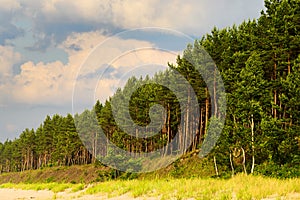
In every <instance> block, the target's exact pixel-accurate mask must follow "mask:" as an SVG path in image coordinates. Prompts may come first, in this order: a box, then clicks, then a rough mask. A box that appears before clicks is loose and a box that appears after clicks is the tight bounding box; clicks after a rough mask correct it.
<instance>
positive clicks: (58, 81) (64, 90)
mask: <svg viewBox="0 0 300 200" xmlns="http://www.w3.org/2000/svg"><path fill="white" fill-rule="evenodd" d="M103 42H104V43H103ZM95 47H97V48H95ZM60 48H63V49H64V50H65V51H66V52H67V53H68V55H69V57H68V58H69V62H68V63H67V64H63V63H62V62H60V61H56V62H50V63H43V62H40V63H37V64H35V63H33V62H31V61H28V62H26V63H24V64H22V65H21V67H20V69H21V72H20V73H19V74H17V75H15V76H13V77H12V78H11V80H10V81H9V82H7V83H6V84H5V85H3V87H2V88H1V87H0V90H2V91H3V92H5V93H6V94H7V95H8V96H10V97H11V101H16V102H18V103H26V104H39V105H66V104H69V105H70V104H71V101H72V92H73V86H74V84H75V82H76V86H77V87H76V91H75V92H76V93H78V94H79V96H77V97H79V98H80V100H79V101H80V102H83V103H86V102H91V101H92V102H93V100H94V99H93V97H94V93H95V88H96V87H98V89H99V88H100V91H101V96H105V98H107V97H108V96H110V95H112V94H113V92H114V90H115V89H116V85H117V83H118V82H119V81H120V80H119V79H122V76H123V75H124V76H125V75H126V76H128V75H130V73H131V71H132V70H136V69H135V68H139V66H142V65H144V64H158V65H167V62H168V61H171V62H175V58H176V54H174V53H170V52H166V51H162V50H159V49H155V48H154V44H151V43H150V42H147V41H139V40H134V39H121V38H118V37H111V38H107V37H106V36H104V35H103V34H102V33H101V32H99V31H95V32H87V33H74V34H72V35H70V36H69V37H68V38H67V39H66V40H65V41H64V42H63V43H62V44H61V45H60ZM94 48H95V49H94ZM10 50H11V51H12V49H10ZM131 50H133V51H131ZM8 55H10V56H9V57H10V59H9V60H14V59H13V58H12V57H13V55H15V53H13V52H10V54H8ZM16 55H18V54H16ZM87 58H88V59H87ZM85 59H87V60H85ZM84 61H85V62H84ZM82 64H83V65H82ZM108 64H110V65H111V67H112V68H113V71H112V73H108V74H105V76H106V77H104V78H103V79H101V78H100V82H98V79H99V77H101V74H103V72H104V71H105V70H106V69H107V66H108ZM7 65H8V64H7ZM6 68H7V67H6ZM6 68H5V69H6ZM3 71H4V69H3ZM150 72H151V70H150V71H149V73H150ZM142 73H144V74H145V73H148V72H146V71H145V72H142ZM103 81H104V82H103ZM99 84H100V85H99ZM118 86H119V85H118ZM2 94H3V93H2ZM105 98H102V99H101V100H104V99H105ZM0 103H1V102H0Z"/></svg>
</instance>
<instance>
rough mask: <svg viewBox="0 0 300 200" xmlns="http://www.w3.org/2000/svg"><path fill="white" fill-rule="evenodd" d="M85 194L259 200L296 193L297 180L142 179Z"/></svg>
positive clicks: (97, 187) (114, 183)
mask: <svg viewBox="0 0 300 200" xmlns="http://www.w3.org/2000/svg"><path fill="white" fill-rule="evenodd" d="M85 193H86V194H97V193H103V194H109V196H118V195H122V194H124V193H130V194H131V195H132V196H133V197H139V196H146V197H151V196H155V197H161V199H170V198H172V199H174V198H175V199H183V198H195V199H232V198H237V199H261V198H266V197H269V196H272V195H273V196H274V195H277V196H280V197H285V196H287V195H289V194H293V193H300V179H286V180H279V179H275V178H265V177H261V176H250V175H249V176H245V175H237V176H235V177H234V178H232V179H228V180H224V179H212V178H208V179H200V178H192V179H184V178H180V179H152V180H150V179H145V180H128V181H120V180H115V181H107V182H103V183H97V184H95V185H93V186H92V187H90V188H88V189H87V190H86V192H85Z"/></svg>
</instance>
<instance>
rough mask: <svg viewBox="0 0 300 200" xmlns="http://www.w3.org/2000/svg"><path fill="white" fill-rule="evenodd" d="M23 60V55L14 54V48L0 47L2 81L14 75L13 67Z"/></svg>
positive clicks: (0, 75)
mask: <svg viewBox="0 0 300 200" xmlns="http://www.w3.org/2000/svg"><path fill="white" fill-rule="evenodd" d="M21 58H22V56H21V54H19V53H16V52H14V50H13V47H11V46H1V45H0V79H1V80H2V81H3V79H7V78H10V77H11V76H12V75H13V65H14V64H16V63H18V62H20V61H21ZM0 84H1V81H0Z"/></svg>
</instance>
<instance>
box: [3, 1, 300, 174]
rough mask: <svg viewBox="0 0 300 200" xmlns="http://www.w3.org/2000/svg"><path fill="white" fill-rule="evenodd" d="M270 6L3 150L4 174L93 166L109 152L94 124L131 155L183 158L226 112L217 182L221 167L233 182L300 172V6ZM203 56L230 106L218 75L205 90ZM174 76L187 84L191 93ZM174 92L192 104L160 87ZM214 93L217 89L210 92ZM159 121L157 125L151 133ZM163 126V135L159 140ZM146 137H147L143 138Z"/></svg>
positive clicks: (219, 144) (217, 148) (28, 132)
mask: <svg viewBox="0 0 300 200" xmlns="http://www.w3.org/2000/svg"><path fill="white" fill-rule="evenodd" d="M265 7H266V11H262V12H261V16H260V17H259V19H257V20H249V21H245V22H243V23H242V24H240V25H239V26H236V25H234V26H232V27H229V28H225V29H217V28H214V29H213V30H212V32H211V33H210V34H207V35H205V36H204V37H202V38H201V39H199V40H196V41H195V42H194V44H189V45H188V46H187V48H186V50H185V51H184V53H183V56H178V58H177V62H176V63H175V64H169V69H168V70H166V71H164V72H159V73H157V74H155V75H154V76H153V77H151V78H150V77H148V76H147V77H140V78H137V77H132V78H130V79H129V80H128V81H127V83H126V85H125V87H124V88H123V89H118V90H117V91H116V93H115V94H114V95H113V96H112V97H110V98H109V99H108V100H107V101H106V102H105V103H103V104H101V103H100V102H99V101H97V103H96V104H95V106H94V107H93V108H92V109H91V110H85V111H84V112H83V113H81V114H76V115H75V116H72V115H70V114H68V115H67V116H65V117H63V116H59V115H54V116H52V117H50V116H47V117H46V119H45V120H44V122H43V123H42V124H41V126H40V127H39V128H37V129H36V130H34V129H26V130H24V131H23V132H22V133H21V134H20V136H19V138H17V139H15V140H12V141H11V140H7V141H5V142H4V143H3V144H2V143H0V171H1V172H10V171H23V170H29V169H38V168H40V167H44V166H52V165H57V166H59V165H64V166H65V165H66V166H70V165H76V164H78V165H80V164H89V163H94V162H96V160H97V159H96V157H97V156H98V155H107V154H108V153H109V149H108V148H107V145H98V144H99V140H104V139H105V138H101V137H98V135H97V134H98V133H97V132H95V130H96V129H95V127H94V126H98V125H100V126H101V129H102V131H103V132H104V134H105V135H106V137H107V139H106V140H109V141H111V142H113V143H114V144H115V145H117V146H118V147H119V148H122V149H124V150H126V151H128V152H132V153H135V155H138V154H143V153H145V152H146V153H147V152H151V151H154V150H157V149H162V150H161V153H162V154H163V155H167V154H169V153H170V152H174V151H180V150H182V149H183V151H184V153H187V152H191V151H197V150H199V149H201V145H202V144H203V141H204V140H205V138H206V137H208V136H207V130H208V126H209V124H210V123H211V117H212V116H215V117H217V118H218V117H221V115H222V113H223V112H224V110H223V109H226V118H225V126H224V128H223V131H222V134H221V137H220V138H219V140H218V142H217V144H216V146H215V147H214V149H213V151H212V152H211V153H210V154H209V157H211V158H213V160H214V164H215V167H216V172H217V173H218V166H219V167H220V166H222V167H225V169H227V170H228V171H231V172H232V173H233V174H234V172H235V171H245V172H246V173H247V172H250V173H254V171H255V169H257V171H260V172H262V173H264V174H266V175H272V174H273V173H276V172H275V171H276V170H278V168H280V167H285V168H286V169H294V168H297V167H299V164H300V101H299V100H300V52H299V51H300V36H299V30H300V4H299V2H298V1H297V0H265ZM203 48H204V49H205V50H206V51H207V52H208V53H209V55H210V56H211V58H212V59H213V61H214V62H215V67H217V68H218V70H219V72H220V75H221V77H222V80H223V82H224V86H225V91H226V97H225V95H224V94H221V93H220V94H218V91H217V90H215V89H216V88H217V87H218V85H219V84H220V82H219V80H218V79H216V76H214V74H215V73H216V68H212V70H211V71H207V73H209V74H212V75H211V76H210V77H211V78H209V79H207V80H206V81H204V79H203V77H202V76H201V75H200V74H199V73H198V72H197V69H196V68H195V63H199V62H200V63H201V59H202V60H203ZM214 69H215V70H214ZM175 71H176V72H179V73H180V74H181V75H182V76H183V77H184V78H185V80H186V81H187V82H188V83H189V84H188V85H189V86H188V88H187V87H186V85H185V84H184V82H180V81H179V80H178V78H177V76H176V73H175ZM155 83H163V84H162V85H161V84H155ZM170 83H176V87H177V89H178V91H181V90H185V91H187V93H186V95H185V96H184V97H182V99H178V96H176V94H175V93H174V91H172V90H170V89H169V88H167V87H165V86H163V85H170ZM208 84H210V85H213V89H214V90H213V91H212V92H209V90H208ZM133 89H135V90H134V91H133V92H132V90H133ZM192 92H194V93H195V95H196V97H197V98H196V99H197V102H195V99H194V98H192ZM217 96H219V97H220V98H222V97H224V98H226V104H227V107H226V108H225V107H222V105H218V103H217V100H216V98H217ZM181 101H183V102H185V103H184V104H181ZM126 102H128V104H127V103H126ZM155 104H159V105H161V107H163V108H164V109H162V110H160V108H159V107H154V108H157V109H158V110H159V111H162V112H163V113H162V114H159V113H161V112H152V111H153V110H152V111H151V109H153V105H155ZM193 106H194V107H193ZM116 107H117V108H116ZM196 108H197V109H196ZM212 108H214V109H212ZM126 110H128V112H126ZM195 110H197V112H195ZM124 113H125V114H124ZM94 116H95V117H94ZM129 119H133V122H134V124H135V125H132V122H131V121H130V120H129ZM153 119H156V120H153ZM159 119H161V120H159ZM91 121H93V123H91ZM153 121H154V122H157V124H155V123H154V124H153V123H152V124H151V122H153ZM118 122H121V124H123V127H120V126H119V125H118ZM159 122H162V124H159ZM152 125H153V126H152ZM157 126H160V127H161V129H159V133H160V134H156V135H154V134H152V133H155V132H157V130H156V128H155V127H157ZM141 127H142V128H141ZM126 130H129V131H131V132H133V134H132V135H129V134H127V133H126V132H127V131H126ZM78 132H80V134H78ZM82 133H84V134H82ZM177 133H182V134H179V136H178V134H177ZM141 134H146V137H143V138H141V137H138V136H139V135H141ZM147 134H148V135H149V136H147ZM79 136H80V137H79ZM85 137H86V138H85ZM171 141H174V142H173V143H171ZM86 142H89V144H88V147H86V146H87V145H84V144H86ZM100 143H101V144H103V143H105V141H101V142H100ZM107 143H108V141H107ZM270 166H271V167H270ZM297 175H299V173H298V174H297Z"/></svg>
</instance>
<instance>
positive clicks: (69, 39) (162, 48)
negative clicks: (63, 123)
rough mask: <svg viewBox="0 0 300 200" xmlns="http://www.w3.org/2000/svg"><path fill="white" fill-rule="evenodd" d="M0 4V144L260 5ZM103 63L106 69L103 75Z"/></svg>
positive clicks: (205, 1)
mask: <svg viewBox="0 0 300 200" xmlns="http://www.w3.org/2000/svg"><path fill="white" fill-rule="evenodd" d="M0 3H1V7H0V141H2V142H3V141H5V140H6V139H13V138H15V137H18V135H19V134H20V133H21V132H22V131H23V130H24V129H25V128H37V127H38V126H39V124H41V123H42V122H43V120H44V119H45V117H46V115H47V114H48V115H53V114H55V113H58V114H61V115H65V114H66V113H73V112H74V111H75V112H80V111H81V110H82V109H84V108H90V106H91V105H92V104H93V102H94V100H95V99H96V98H99V99H100V100H102V101H104V99H105V98H107V97H108V96H109V95H111V94H113V92H114V90H115V89H116V88H117V87H119V86H121V85H122V83H123V82H124V80H123V79H124V77H128V75H130V73H133V72H134V71H138V70H137V69H138V68H139V66H143V67H141V70H142V69H143V71H142V74H144V75H145V74H148V73H150V74H151V70H145V66H146V64H151V63H152V64H154V65H157V66H160V65H166V63H167V62H168V61H170V62H174V61H175V58H176V55H177V54H178V53H180V52H181V51H182V50H183V49H184V48H185V47H186V45H187V43H189V42H192V40H193V39H197V38H201V37H202V36H203V34H205V33H209V32H210V30H211V29H212V28H213V27H214V26H216V27H218V28H224V27H227V26H232V25H233V24H239V23H241V22H242V21H244V20H248V19H253V18H258V17H259V15H260V11H261V10H262V9H263V8H264V7H263V0H256V1H249V0H201V1H198V0H187V1H180V0H164V1H159V0H144V1H130V0H115V1H110V0H101V1H100V0H99V1H90V0H77V1H74V0H0ZM145 27H156V28H152V29H150V28H148V29H143V28H145ZM181 33H182V34H181ZM191 38H192V39H191ZM91 52H93V53H94V54H96V56H94V55H93V53H91ZM93 56H94V57H93ZM107 66H110V67H111V69H112V70H108V71H109V72H108V71H106V72H105V73H108V74H105V73H104V71H105V69H106V68H107ZM157 69H160V68H159V67H158V68H155V67H154V68H153V70H157ZM141 70H140V71H141ZM103 73H104V74H103ZM121 75H124V76H121ZM78 77H81V78H80V79H79V78H78ZM82 77H84V78H82ZM122 77H123V79H122ZM74 86H75V90H74ZM73 91H75V93H73ZM73 94H75V95H74V98H76V99H75V100H74V98H73ZM87 97H88V98H87ZM72 103H75V104H76V105H75V106H76V109H75V110H74V104H72Z"/></svg>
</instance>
